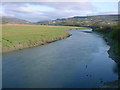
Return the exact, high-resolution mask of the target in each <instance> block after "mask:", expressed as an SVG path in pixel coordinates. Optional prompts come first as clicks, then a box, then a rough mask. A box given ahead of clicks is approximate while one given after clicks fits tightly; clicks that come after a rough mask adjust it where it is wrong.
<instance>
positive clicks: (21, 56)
mask: <svg viewBox="0 0 120 90" xmlns="http://www.w3.org/2000/svg"><path fill="white" fill-rule="evenodd" d="M81 31H91V29H84V30H70V31H68V32H69V33H71V34H72V36H70V37H68V38H66V39H64V40H60V41H56V42H53V43H50V44H46V45H43V46H39V47H34V48H29V49H24V50H21V51H15V52H10V53H6V54H3V69H2V70H3V73H2V75H3V79H2V80H3V81H2V82H3V83H2V84H3V88H96V87H102V86H104V83H105V82H112V81H114V80H117V79H118V74H117V73H116V72H115V67H116V63H115V62H114V61H113V60H112V59H111V58H109V55H108V53H107V51H108V49H109V46H108V45H106V42H105V41H104V40H103V38H102V37H101V36H100V35H97V34H95V33H89V32H81Z"/></svg>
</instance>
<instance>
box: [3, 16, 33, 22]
mask: <svg viewBox="0 0 120 90" xmlns="http://www.w3.org/2000/svg"><path fill="white" fill-rule="evenodd" d="M28 23H29V24H30V23H31V22H28V21H26V20H22V19H18V18H15V17H8V16H2V24H28Z"/></svg>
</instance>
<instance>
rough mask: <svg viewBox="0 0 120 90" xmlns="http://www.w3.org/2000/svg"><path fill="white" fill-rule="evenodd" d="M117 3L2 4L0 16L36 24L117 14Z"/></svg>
mask: <svg viewBox="0 0 120 90" xmlns="http://www.w3.org/2000/svg"><path fill="white" fill-rule="evenodd" d="M117 13H118V2H90V1H89V2H59V3H58V2H36V3H33V2H30V3H28V2H27V3H25V2H24V3H21V2H17V3H15V2H12V3H2V8H0V14H1V15H2V16H12V17H17V18H20V19H24V20H28V21H32V22H37V21H44V20H54V19H57V18H67V17H73V16H91V15H105V14H117Z"/></svg>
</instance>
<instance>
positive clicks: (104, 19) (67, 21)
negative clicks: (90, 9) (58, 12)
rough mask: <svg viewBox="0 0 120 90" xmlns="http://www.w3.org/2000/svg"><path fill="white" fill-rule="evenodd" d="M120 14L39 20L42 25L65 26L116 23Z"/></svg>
mask: <svg viewBox="0 0 120 90" xmlns="http://www.w3.org/2000/svg"><path fill="white" fill-rule="evenodd" d="M117 21H118V15H97V16H75V17H71V18H62V19H56V20H51V21H42V22H37V24H40V25H65V26H92V25H116V23H117Z"/></svg>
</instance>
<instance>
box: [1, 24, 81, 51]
mask: <svg viewBox="0 0 120 90" xmlns="http://www.w3.org/2000/svg"><path fill="white" fill-rule="evenodd" d="M70 29H83V27H70V26H40V25H38V26H37V25H36V26H34V25H28V26H27V25H3V26H2V47H3V52H8V51H13V50H18V49H23V48H29V47H34V46H39V45H43V44H45V43H49V42H52V41H56V40H60V39H64V38H66V37H68V36H70V35H69V34H68V33H67V32H65V30H70Z"/></svg>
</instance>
